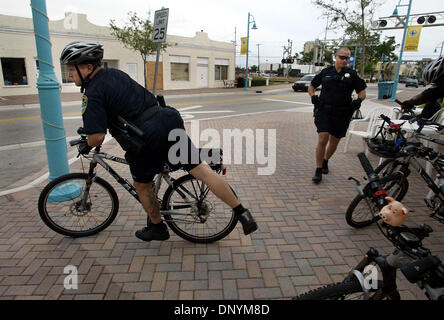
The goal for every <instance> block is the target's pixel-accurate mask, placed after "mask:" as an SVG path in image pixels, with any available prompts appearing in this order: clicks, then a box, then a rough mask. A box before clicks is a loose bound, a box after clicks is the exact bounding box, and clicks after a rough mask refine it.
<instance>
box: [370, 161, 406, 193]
mask: <svg viewBox="0 0 444 320" xmlns="http://www.w3.org/2000/svg"><path fill="white" fill-rule="evenodd" d="M403 169H404V165H403V163H402V162H400V161H399V160H398V159H386V160H384V162H382V163H381V164H380V165H379V166H378V167H377V168H376V169H375V173H376V174H378V175H379V176H381V177H385V176H388V175H391V174H394V173H395V172H398V171H401V172H403V173H404V174H405V172H404V170H403ZM409 172H410V171H409ZM385 187H386V188H387V189H386V190H392V195H389V196H390V197H393V198H395V199H396V200H397V201H401V200H402V199H403V198H404V196H405V195H406V194H407V191H408V190H409V181H408V180H407V176H403V177H400V178H399V179H393V180H391V181H390V182H389V183H388V184H387V185H386V186H385ZM395 190H396V192H395ZM387 192H388V191H387Z"/></svg>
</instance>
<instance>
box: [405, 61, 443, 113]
mask: <svg viewBox="0 0 444 320" xmlns="http://www.w3.org/2000/svg"><path fill="white" fill-rule="evenodd" d="M422 77H423V78H424V80H425V81H426V82H427V83H431V84H432V85H433V86H432V88H429V89H426V90H424V91H423V92H421V93H420V94H418V95H416V96H414V97H413V98H411V99H409V100H406V101H404V102H403V103H402V108H403V109H404V110H411V109H412V108H413V107H414V106H415V105H420V104H424V103H427V102H429V103H430V102H433V101H436V100H438V99H440V98H443V97H444V57H442V56H441V57H439V58H438V59H436V60H434V61H432V62H431V63H429V64H428V65H427V66H426V67H425V68H424V71H423V74H422ZM437 110H439V109H437Z"/></svg>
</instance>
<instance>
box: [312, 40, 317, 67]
mask: <svg viewBox="0 0 444 320" xmlns="http://www.w3.org/2000/svg"><path fill="white" fill-rule="evenodd" d="M318 55H319V39H315V44H314V50H313V72H312V73H314V72H315V69H316V68H315V67H314V66H315V65H316V63H317V62H318Z"/></svg>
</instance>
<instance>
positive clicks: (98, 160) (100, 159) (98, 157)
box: [84, 147, 195, 222]
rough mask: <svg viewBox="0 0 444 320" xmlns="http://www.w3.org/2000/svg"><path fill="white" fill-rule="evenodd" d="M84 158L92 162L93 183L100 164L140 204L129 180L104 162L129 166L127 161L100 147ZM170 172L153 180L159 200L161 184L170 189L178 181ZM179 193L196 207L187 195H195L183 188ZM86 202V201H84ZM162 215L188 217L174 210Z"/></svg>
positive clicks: (154, 190)
mask: <svg viewBox="0 0 444 320" xmlns="http://www.w3.org/2000/svg"><path fill="white" fill-rule="evenodd" d="M84 157H85V158H86V159H89V160H90V161H91V162H90V164H89V171H88V175H89V176H90V177H92V180H91V182H92V181H94V177H95V176H96V174H95V172H94V171H95V169H96V167H97V165H98V164H99V165H100V166H102V167H103V168H104V169H105V170H106V171H107V172H108V173H109V174H110V175H111V176H112V177H113V178H114V179H115V180H116V181H117V183H119V184H120V185H121V186H122V187H123V188H124V189H125V190H126V191H128V192H129V193H130V194H131V195H132V196H133V197H134V198H135V199H136V200H137V201H138V202H140V199H139V195H138V194H137V190H136V188H135V187H134V186H133V185H132V184H131V183H130V182H129V181H128V180H126V179H124V178H122V177H121V176H120V175H119V174H118V173H117V172H116V171H115V170H114V169H113V168H112V167H111V166H110V165H109V164H108V163H106V162H105V161H104V159H106V160H110V161H114V162H118V163H122V164H126V165H128V162H127V161H126V159H124V158H120V157H116V156H113V155H111V154H108V153H105V152H101V151H100V147H96V149H95V151H94V153H93V155H92V156H90V155H84ZM168 172H169V171H168V169H167V168H164V171H163V172H161V173H159V174H157V175H156V176H155V177H154V180H153V193H154V195H155V197H156V199H158V197H157V195H158V193H159V190H160V187H161V184H162V180H164V181H165V182H166V183H167V184H168V185H169V186H170V187H173V185H174V181H176V179H174V178H173V177H171V176H170V175H169V174H168ZM86 191H88V188H87V189H86ZM182 191H183V192H182ZM177 192H178V194H179V195H180V196H181V197H182V198H183V199H184V201H185V202H186V203H189V206H191V207H193V206H195V205H194V204H193V202H192V201H190V199H189V198H188V197H187V195H186V194H188V195H189V196H190V197H191V198H193V195H192V194H191V193H190V192H189V191H188V190H186V189H185V188H183V187H181V190H179V189H177ZM85 194H86V193H85ZM85 200H86V199H84V201H85ZM158 200H159V199H158ZM160 214H161V215H165V214H168V215H187V214H186V213H183V212H177V211H173V210H160ZM176 220H177V219H176ZM183 222H187V221H183Z"/></svg>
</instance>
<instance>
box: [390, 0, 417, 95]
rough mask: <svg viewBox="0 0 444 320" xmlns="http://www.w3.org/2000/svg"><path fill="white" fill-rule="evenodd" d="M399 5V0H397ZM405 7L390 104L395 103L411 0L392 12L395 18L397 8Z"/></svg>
mask: <svg viewBox="0 0 444 320" xmlns="http://www.w3.org/2000/svg"><path fill="white" fill-rule="evenodd" d="M399 3H401V0H399ZM406 6H408V9H407V17H406V18H405V22H404V35H403V37H402V45H401V52H400V54H399V59H398V68H397V71H396V78H395V83H394V84H393V91H392V98H391V99H390V101H391V102H395V100H396V91H397V90H398V80H399V71H400V70H401V63H402V54H403V53H404V45H405V38H406V36H407V27H408V24H409V17H410V9H411V7H412V0H409V4H408V5H400V4H398V5H397V6H396V8H395V11H393V16H397V15H398V7H406Z"/></svg>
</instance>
